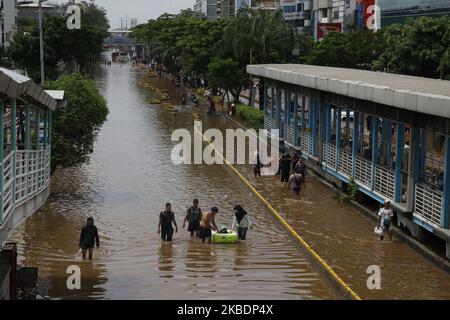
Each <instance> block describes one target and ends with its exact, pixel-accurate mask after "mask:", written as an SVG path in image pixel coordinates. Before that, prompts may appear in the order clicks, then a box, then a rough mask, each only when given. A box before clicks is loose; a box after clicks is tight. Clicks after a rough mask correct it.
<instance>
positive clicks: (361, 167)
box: [355, 156, 372, 189]
mask: <svg viewBox="0 0 450 320" xmlns="http://www.w3.org/2000/svg"><path fill="white" fill-rule="evenodd" d="M355 181H356V182H358V183H360V184H362V185H364V186H366V187H367V188H369V189H370V188H371V187H372V162H370V161H368V160H366V159H364V158H362V157H360V156H356V160H355Z"/></svg>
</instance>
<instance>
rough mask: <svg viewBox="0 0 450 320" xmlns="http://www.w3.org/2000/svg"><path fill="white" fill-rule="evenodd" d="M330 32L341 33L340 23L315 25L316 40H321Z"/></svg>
mask: <svg viewBox="0 0 450 320" xmlns="http://www.w3.org/2000/svg"><path fill="white" fill-rule="evenodd" d="M330 32H342V23H319V24H318V25H317V38H318V39H322V38H324V37H325V36H326V35H327V34H328V33H330Z"/></svg>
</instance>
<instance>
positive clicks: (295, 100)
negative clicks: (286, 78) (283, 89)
mask: <svg viewBox="0 0 450 320" xmlns="http://www.w3.org/2000/svg"><path fill="white" fill-rule="evenodd" d="M296 146H298V95H297V94H296V95H294V147H296Z"/></svg>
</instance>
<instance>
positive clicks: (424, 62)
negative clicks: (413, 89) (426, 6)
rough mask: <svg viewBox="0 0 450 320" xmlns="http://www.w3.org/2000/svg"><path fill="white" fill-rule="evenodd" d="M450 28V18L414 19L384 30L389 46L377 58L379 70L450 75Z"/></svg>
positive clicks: (436, 75)
mask: <svg viewBox="0 0 450 320" xmlns="http://www.w3.org/2000/svg"><path fill="white" fill-rule="evenodd" d="M449 30H450V18H449V17H439V18H430V17H422V18H419V19H415V20H412V19H410V20H408V21H407V22H406V24H404V25H391V26H389V27H387V28H385V29H384V30H383V29H382V30H381V32H382V35H383V40H384V47H385V49H384V51H383V52H382V53H381V54H380V56H379V57H378V59H376V60H375V61H374V68H375V70H383V71H387V72H392V73H401V74H407V75H413V76H422V77H430V78H447V77H448V76H449V75H450V73H449V64H448V55H449V53H448V51H449V37H450V36H449Z"/></svg>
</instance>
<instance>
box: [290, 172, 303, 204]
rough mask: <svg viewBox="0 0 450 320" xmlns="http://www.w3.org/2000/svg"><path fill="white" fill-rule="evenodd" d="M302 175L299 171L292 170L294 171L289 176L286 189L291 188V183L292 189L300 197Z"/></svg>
mask: <svg viewBox="0 0 450 320" xmlns="http://www.w3.org/2000/svg"><path fill="white" fill-rule="evenodd" d="M302 182H303V176H302V175H301V174H300V173H297V172H295V171H294V173H293V174H292V175H291V177H290V178H289V183H288V189H289V190H291V185H292V184H293V188H292V191H294V193H295V194H296V196H297V199H300V191H301V189H302Z"/></svg>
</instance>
